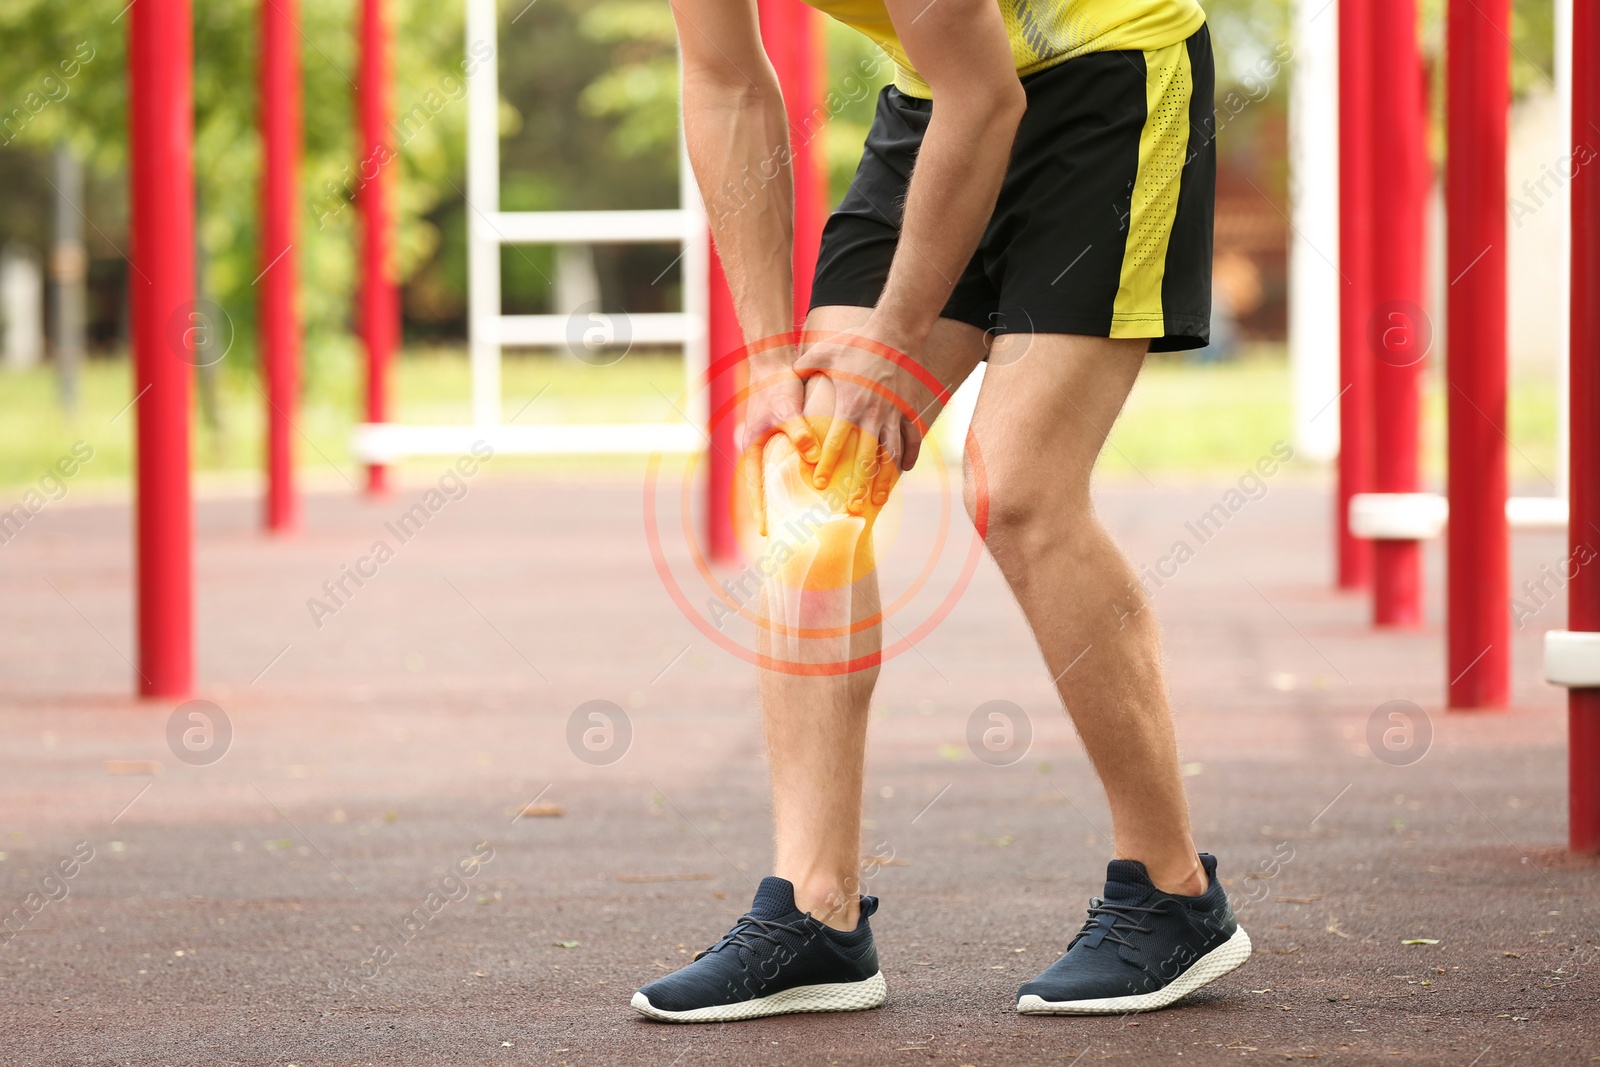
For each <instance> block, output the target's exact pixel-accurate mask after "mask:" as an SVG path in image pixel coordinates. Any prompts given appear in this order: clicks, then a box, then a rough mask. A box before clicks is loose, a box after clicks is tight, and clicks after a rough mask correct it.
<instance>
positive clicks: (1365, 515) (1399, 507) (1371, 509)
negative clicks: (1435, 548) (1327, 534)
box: [1350, 493, 1450, 541]
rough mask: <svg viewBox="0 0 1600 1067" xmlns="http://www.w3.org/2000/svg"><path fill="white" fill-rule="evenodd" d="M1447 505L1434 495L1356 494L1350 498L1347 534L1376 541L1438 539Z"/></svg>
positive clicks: (1441, 498)
mask: <svg viewBox="0 0 1600 1067" xmlns="http://www.w3.org/2000/svg"><path fill="white" fill-rule="evenodd" d="M1449 515H1450V502H1449V501H1447V500H1446V499H1445V498H1444V497H1442V496H1439V495H1438V494H1437V493H1357V494H1356V495H1355V496H1353V497H1351V498H1350V532H1351V533H1353V534H1355V535H1356V536H1357V537H1365V538H1370V539H1372V540H1377V541H1425V540H1427V539H1428V538H1430V537H1438V536H1439V531H1440V530H1443V529H1444V524H1445V520H1446V519H1447V518H1448V517H1449Z"/></svg>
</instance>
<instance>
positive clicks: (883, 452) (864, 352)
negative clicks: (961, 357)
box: [794, 319, 938, 514]
mask: <svg viewBox="0 0 1600 1067" xmlns="http://www.w3.org/2000/svg"><path fill="white" fill-rule="evenodd" d="M894 335H895V331H892V330H885V329H883V328H882V327H881V326H878V325H876V324H875V323H874V322H873V320H871V319H868V320H867V322H866V324H865V325H863V326H862V327H861V328H860V329H859V330H856V331H854V332H847V333H840V334H835V335H834V336H833V337H829V338H825V339H822V340H819V341H815V342H813V343H812V344H810V345H809V346H808V347H807V348H806V349H805V351H804V353H803V354H802V355H801V357H800V358H799V359H798V360H797V361H796V362H795V365H794V370H795V372H796V373H798V374H799V375H800V376H801V377H803V378H808V379H812V382H811V384H810V385H809V386H808V391H811V392H815V391H816V390H817V388H818V386H819V385H820V382H821V379H823V378H825V379H827V380H828V382H829V383H830V384H831V386H832V390H831V391H832V393H833V397H834V399H833V405H832V406H833V410H832V412H831V416H832V417H831V418H830V419H828V420H827V424H826V429H825V431H823V432H824V436H823V440H822V446H821V448H820V450H819V452H818V454H817V459H816V468H817V469H816V484H817V485H818V486H825V485H827V484H828V481H829V479H830V478H831V477H832V476H833V472H834V470H835V468H836V467H837V466H838V465H839V464H840V463H841V462H842V463H846V464H848V465H849V466H850V467H851V468H853V469H852V470H851V472H850V482H849V484H850V486H851V492H850V498H849V508H850V510H851V511H852V512H854V513H857V514H859V513H860V512H861V511H862V509H863V506H864V505H865V504H866V502H867V501H869V500H870V501H871V503H872V504H874V505H877V506H880V507H881V506H882V505H883V504H884V502H885V501H887V500H888V499H889V490H890V489H892V488H893V487H894V483H895V481H896V480H897V479H898V478H899V477H900V472H901V471H902V470H910V469H911V468H912V467H913V466H914V465H915V464H916V462H917V455H918V453H919V452H920V451H921V449H922V432H923V428H925V427H926V425H927V423H926V422H925V421H924V420H923V418H922V417H921V414H920V413H921V412H923V411H926V410H929V409H930V406H931V405H932V404H933V402H934V400H935V398H936V396H937V395H938V394H937V393H936V392H935V390H934V389H933V388H930V387H929V385H928V384H927V383H928V382H934V385H935V386H937V382H936V381H934V379H932V377H931V376H930V375H928V374H927V372H926V371H923V372H922V373H921V374H918V373H917V372H916V370H915V369H914V368H915V366H916V364H915V363H914V362H913V361H912V358H911V357H910V356H908V355H907V354H906V353H905V352H904V351H903V349H902V347H901V346H902V345H903V344H904V342H903V341H900V342H899V343H897V340H898V339H897V338H896V337H895V336H894ZM815 409H816V405H815V404H813V405H811V410H809V411H808V415H809V416H810V417H811V418H812V419H814V420H819V419H820V418H822V417H823V416H824V415H825V414H827V413H820V412H818V411H817V410H815ZM802 454H805V453H804V450H802ZM806 458H807V460H808V461H809V460H810V459H811V457H810V455H808V454H807V455H806Z"/></svg>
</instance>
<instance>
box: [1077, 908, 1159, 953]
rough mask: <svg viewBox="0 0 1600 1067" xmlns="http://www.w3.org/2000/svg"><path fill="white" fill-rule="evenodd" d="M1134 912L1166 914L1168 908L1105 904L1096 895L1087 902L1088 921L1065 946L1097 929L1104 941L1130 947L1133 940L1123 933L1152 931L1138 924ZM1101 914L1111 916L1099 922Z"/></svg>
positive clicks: (1146, 932)
mask: <svg viewBox="0 0 1600 1067" xmlns="http://www.w3.org/2000/svg"><path fill="white" fill-rule="evenodd" d="M1135 912H1139V913H1142V914H1144V915H1166V914H1167V913H1168V909H1167V908H1166V907H1165V906H1161V907H1154V908H1144V907H1139V906H1138V905H1136V904H1107V903H1106V902H1105V901H1103V900H1101V899H1099V898H1098V897H1096V898H1095V899H1093V900H1091V901H1090V902H1089V918H1088V921H1086V922H1085V923H1084V924H1083V929H1081V930H1079V931H1078V933H1077V935H1076V936H1074V937H1073V939H1072V944H1069V945H1068V946H1067V947H1068V948H1069V949H1070V948H1071V947H1072V945H1076V944H1077V943H1078V942H1079V941H1081V940H1083V939H1084V938H1085V937H1088V936H1090V935H1091V934H1093V933H1096V932H1097V931H1103V932H1104V933H1103V938H1102V940H1104V941H1110V942H1111V943H1112V944H1116V945H1127V946H1129V947H1132V945H1133V942H1131V941H1129V940H1128V939H1127V938H1126V937H1124V936H1122V935H1123V934H1131V933H1139V934H1148V933H1153V932H1154V931H1153V930H1152V929H1151V928H1150V927H1148V926H1141V925H1140V924H1139V921H1138V918H1137V917H1136V916H1135V915H1134V914H1133V913H1135ZM1103 915H1109V916H1110V917H1111V921H1110V922H1101V921H1100V917H1101V916H1103ZM1118 923H1122V924H1123V925H1122V926H1120V927H1119V926H1118V925H1117V924H1118Z"/></svg>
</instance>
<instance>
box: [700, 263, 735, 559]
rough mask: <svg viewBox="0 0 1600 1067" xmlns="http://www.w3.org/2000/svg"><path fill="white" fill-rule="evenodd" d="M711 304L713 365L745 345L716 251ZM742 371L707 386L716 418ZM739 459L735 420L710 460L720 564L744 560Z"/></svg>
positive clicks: (713, 546) (717, 431) (714, 549)
mask: <svg viewBox="0 0 1600 1067" xmlns="http://www.w3.org/2000/svg"><path fill="white" fill-rule="evenodd" d="M709 259H710V261H711V299H710V308H709V309H708V319H709V321H708V322H707V324H706V327H707V330H706V332H707V335H708V338H709V348H710V355H711V366H713V367H715V366H718V365H719V362H720V361H721V360H723V359H725V358H727V356H728V354H729V353H731V352H736V351H738V349H739V347H740V346H741V345H743V344H744V337H743V335H742V334H741V333H740V331H739V317H738V315H737V314H736V313H735V311H734V307H733V294H732V292H730V291H729V289H728V279H727V277H726V276H725V275H724V274H723V273H722V259H721V258H720V257H719V256H718V255H717V250H716V247H715V246H714V245H713V246H712V247H711V255H710V257H709ZM742 369H743V368H742V367H728V368H726V369H725V370H723V371H722V372H721V373H720V374H714V375H712V377H711V380H710V381H709V382H708V383H707V386H706V392H707V401H708V404H709V410H710V411H711V413H712V414H713V415H715V414H716V413H717V412H719V411H723V410H726V408H727V406H728V404H729V403H731V402H732V401H733V399H734V398H735V397H736V396H738V395H739V389H740V386H741V384H742V383H741V382H740V380H739V379H740V373H739V372H740V371H741V370H742ZM738 458H739V442H738V433H737V427H736V425H735V420H734V419H731V418H724V419H722V420H721V421H714V422H713V423H712V425H711V453H710V455H708V456H707V457H706V474H707V478H706V552H707V554H708V555H709V556H710V557H711V558H712V559H714V560H716V561H718V562H720V563H729V562H732V561H734V560H736V559H738V558H739V539H738V537H737V536H736V535H735V533H734V526H733V501H734V492H733V480H734V478H736V477H738V473H737V470H736V468H735V461H736V460H737V459H738Z"/></svg>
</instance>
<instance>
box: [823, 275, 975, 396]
mask: <svg viewBox="0 0 1600 1067" xmlns="http://www.w3.org/2000/svg"><path fill="white" fill-rule="evenodd" d="M871 314H872V309H871V308H868V307H853V306H848V305H843V304H838V305H827V306H823V307H814V308H812V309H811V313H810V314H809V315H807V316H806V332H807V333H810V334H813V335H817V334H832V333H847V332H849V331H850V330H854V329H856V328H858V327H860V326H861V325H862V324H863V323H865V322H866V321H867V317H868V316H869V315H871ZM988 348H989V335H988V334H986V333H985V332H984V331H983V330H980V329H978V328H977V327H976V326H973V325H970V324H968V323H965V322H958V321H957V320H955V319H938V320H936V321H935V322H934V324H933V330H932V331H931V332H930V333H929V334H928V344H927V347H926V348H925V349H924V350H923V351H922V352H920V353H916V359H917V362H919V363H921V364H922V366H923V367H924V368H925V369H926V370H927V371H928V373H930V374H932V375H933V376H934V377H935V378H937V379H939V383H940V384H941V385H943V386H944V387H945V389H946V390H948V391H949V392H955V389H956V387H957V386H959V385H960V384H961V383H962V382H964V381H966V380H967V376H968V375H970V374H971V373H972V371H973V368H975V367H977V365H978V364H979V363H981V362H983V360H984V358H985V357H986V356H987V355H988ZM812 393H813V390H807V397H806V413H807V414H808V415H815V414H831V413H832V403H831V398H830V399H829V402H828V403H827V404H826V405H825V409H824V410H818V407H817V406H816V405H814V404H813V402H812V399H811V394H812ZM942 410H944V405H942V404H939V403H937V402H935V403H934V405H933V406H931V407H929V408H927V409H926V410H924V411H923V412H922V417H923V418H924V419H926V420H927V421H928V423H929V424H930V425H931V424H932V422H933V420H934V419H935V418H937V417H938V414H939V412H940V411H942Z"/></svg>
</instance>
